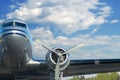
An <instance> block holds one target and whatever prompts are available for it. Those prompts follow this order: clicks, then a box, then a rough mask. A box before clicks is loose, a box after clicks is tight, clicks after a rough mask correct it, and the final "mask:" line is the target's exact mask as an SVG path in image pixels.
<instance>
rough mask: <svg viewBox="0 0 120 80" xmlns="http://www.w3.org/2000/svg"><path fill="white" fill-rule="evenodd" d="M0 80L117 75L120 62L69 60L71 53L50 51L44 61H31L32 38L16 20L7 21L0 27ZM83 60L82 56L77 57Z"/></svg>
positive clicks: (25, 26) (25, 27)
mask: <svg viewBox="0 0 120 80" xmlns="http://www.w3.org/2000/svg"><path fill="white" fill-rule="evenodd" d="M0 29H1V37H0V80H62V77H67V76H74V75H83V74H92V73H100V72H102V73H103V72H112V71H120V59H87V60H81V59H80V60H70V54H69V53H70V51H71V50H73V49H74V48H76V47H83V45H82V44H80V45H77V46H74V47H72V48H69V49H67V50H64V49H62V48H53V49H51V48H49V47H48V46H45V45H42V46H43V47H44V48H45V49H47V50H48V52H47V53H46V60H36V59H34V58H33V56H32V54H34V53H33V44H32V34H31V32H30V29H29V27H28V26H27V24H26V23H25V22H24V21H22V20H19V19H6V20H5V21H4V22H3V23H2V26H1V28H0ZM80 56H82V55H80Z"/></svg>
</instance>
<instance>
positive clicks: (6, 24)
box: [2, 22, 13, 27]
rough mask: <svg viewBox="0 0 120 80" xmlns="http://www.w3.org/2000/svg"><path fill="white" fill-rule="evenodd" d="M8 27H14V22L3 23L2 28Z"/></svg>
mask: <svg viewBox="0 0 120 80" xmlns="http://www.w3.org/2000/svg"><path fill="white" fill-rule="evenodd" d="M8 26H13V22H6V23H3V25H2V27H8Z"/></svg>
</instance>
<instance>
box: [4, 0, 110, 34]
mask: <svg viewBox="0 0 120 80" xmlns="http://www.w3.org/2000/svg"><path fill="white" fill-rule="evenodd" d="M19 5H20V7H19V8H18V9H16V10H15V11H13V12H10V13H8V14H6V17H7V18H13V17H16V18H21V19H23V20H26V21H28V22H36V23H40V22H41V24H42V22H44V23H45V22H46V23H47V22H49V23H53V24H55V25H56V26H55V27H57V29H60V30H61V31H63V32H64V33H67V34H71V33H74V32H76V31H79V30H85V29H89V28H90V27H91V26H92V25H101V24H103V23H105V22H107V20H106V17H108V16H109V15H110V13H111V8H110V7H109V6H107V5H106V4H105V3H101V2H100V1H99V0H72V1H70V0H64V1H61V0H28V1H27V2H26V3H22V4H19Z"/></svg>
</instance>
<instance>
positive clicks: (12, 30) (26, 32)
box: [2, 26, 32, 43]
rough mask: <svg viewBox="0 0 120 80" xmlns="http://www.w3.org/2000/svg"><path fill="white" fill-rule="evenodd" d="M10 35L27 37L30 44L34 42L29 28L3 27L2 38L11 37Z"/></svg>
mask: <svg viewBox="0 0 120 80" xmlns="http://www.w3.org/2000/svg"><path fill="white" fill-rule="evenodd" d="M10 34H18V35H22V36H24V37H26V38H27V39H28V40H29V41H30V43H31V42H32V36H31V33H30V30H29V28H27V27H26V28H23V27H19V26H8V27H2V36H4V35H10Z"/></svg>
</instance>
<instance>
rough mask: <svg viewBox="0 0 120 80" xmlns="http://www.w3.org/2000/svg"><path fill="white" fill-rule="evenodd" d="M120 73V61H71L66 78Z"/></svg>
mask: <svg viewBox="0 0 120 80" xmlns="http://www.w3.org/2000/svg"><path fill="white" fill-rule="evenodd" d="M113 71H120V59H95V60H71V61H70V65H69V66H68V68H67V69H66V70H65V71H64V76H73V75H83V74H92V73H103V72H113Z"/></svg>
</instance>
